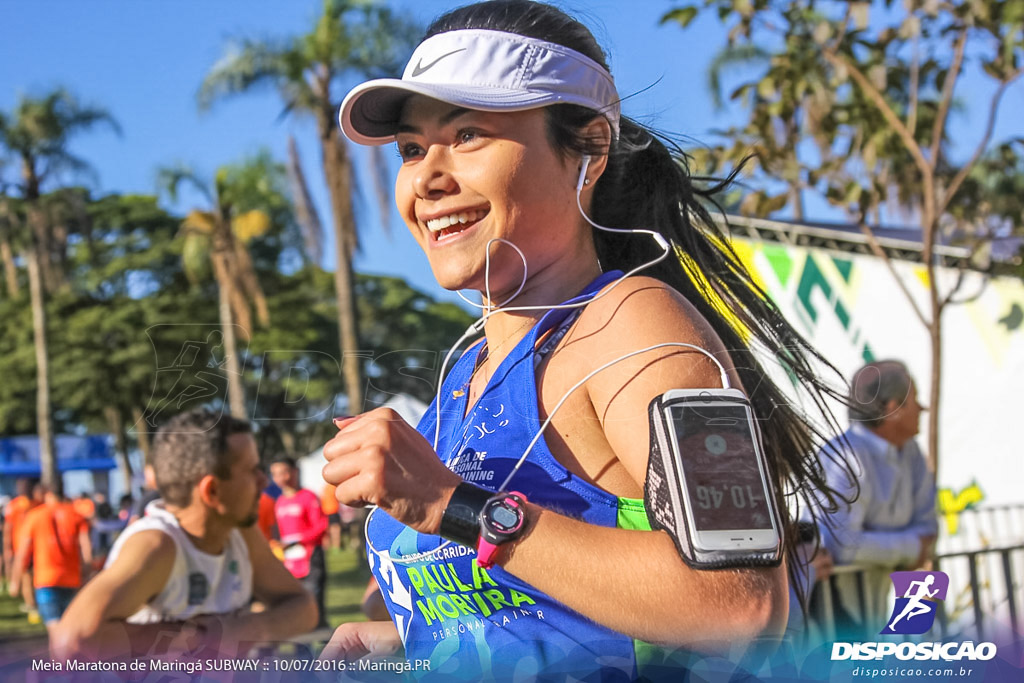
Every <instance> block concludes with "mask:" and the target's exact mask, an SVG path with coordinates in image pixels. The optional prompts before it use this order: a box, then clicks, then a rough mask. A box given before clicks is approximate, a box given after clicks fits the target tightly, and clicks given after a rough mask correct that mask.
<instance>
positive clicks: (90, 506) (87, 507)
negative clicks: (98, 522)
mask: <svg viewBox="0 0 1024 683" xmlns="http://www.w3.org/2000/svg"><path fill="white" fill-rule="evenodd" d="M71 505H72V506H73V507H74V508H75V512H77V513H78V514H80V515H82V517H84V518H85V519H86V521H90V522H91V521H92V518H93V517H94V516H95V515H96V503H94V502H92V498H90V497H89V494H88V493H86V492H85V491H82V493H81V494H79V496H78V498H75V499H74V500H73V501H71Z"/></svg>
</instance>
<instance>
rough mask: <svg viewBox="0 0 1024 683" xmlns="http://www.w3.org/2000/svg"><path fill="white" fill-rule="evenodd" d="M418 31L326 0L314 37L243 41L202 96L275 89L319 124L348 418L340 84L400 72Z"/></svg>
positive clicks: (350, 230) (345, 2) (350, 347)
mask: <svg viewBox="0 0 1024 683" xmlns="http://www.w3.org/2000/svg"><path fill="white" fill-rule="evenodd" d="M416 33H417V31H416V30H415V29H414V27H413V25H412V24H411V23H410V22H408V21H406V20H404V19H403V18H401V17H398V16H395V15H394V14H393V13H392V12H391V11H390V10H389V9H388V8H386V7H380V6H377V5H374V4H372V3H368V2H365V1H359V0H325V2H324V8H323V12H322V13H321V14H320V16H319V17H318V19H317V22H316V24H315V26H314V27H313V30H312V31H310V32H309V33H307V34H305V35H302V36H298V37H295V38H292V39H290V40H287V41H284V42H278V43H270V42H256V41H248V40H247V41H243V43H242V44H241V45H240V46H238V47H237V48H234V49H232V50H230V51H229V52H228V54H227V55H226V56H225V57H224V59H222V60H221V61H220V62H218V63H217V64H216V65H215V66H214V67H213V69H212V70H211V71H210V73H208V74H207V76H206V78H205V79H204V80H203V83H202V86H201V87H200V90H199V104H200V107H202V108H206V107H209V106H210V105H211V104H212V103H213V102H214V101H215V100H217V99H218V98H222V97H224V96H226V95H233V94H237V93H242V92H246V91H248V90H251V89H253V88H255V87H257V86H267V85H269V86H272V87H274V88H275V89H276V90H277V91H278V93H279V94H280V95H281V98H282V99H283V100H284V101H285V113H297V114H302V115H307V116H312V117H313V118H314V119H315V121H316V127H317V132H318V135H319V141H320V150H321V155H322V165H323V172H324V178H325V179H326V181H327V189H328V192H329V195H330V200H331V212H332V214H333V229H334V245H335V252H336V253H337V268H336V269H335V275H334V284H335V290H336V295H337V298H338V327H339V331H340V338H341V357H342V372H343V374H344V379H345V391H346V393H347V395H348V401H349V411H350V412H357V411H358V410H360V409H361V408H362V403H363V387H362V380H361V369H360V358H359V355H358V352H359V342H358V331H357V329H356V312H355V296H354V290H353V275H352V255H353V253H354V251H355V250H356V248H357V246H358V239H357V234H356V222H355V212H354V210H353V202H352V196H353V189H354V188H353V174H352V168H351V160H350V157H349V154H348V150H347V149H346V146H345V142H344V140H343V139H342V137H341V135H340V132H339V130H338V122H337V112H338V107H339V104H340V97H339V92H340V90H339V89H338V88H337V81H338V80H339V79H340V78H342V77H344V76H346V75H349V74H360V75H363V76H369V77H376V76H384V75H390V74H393V73H395V72H396V71H397V70H398V60H399V59H400V58H401V56H404V55H405V54H407V53H408V52H409V51H410V50H411V45H412V42H413V40H414V36H415V34H416Z"/></svg>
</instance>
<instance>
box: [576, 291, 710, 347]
mask: <svg viewBox="0 0 1024 683" xmlns="http://www.w3.org/2000/svg"><path fill="white" fill-rule="evenodd" d="M603 292H604V294H603V295H602V296H599V297H598V298H597V299H595V300H594V301H593V303H591V304H590V305H588V306H587V307H586V308H585V309H584V310H583V313H582V314H581V315H580V319H579V322H578V324H577V330H576V334H575V335H574V336H575V337H576V338H577V339H580V340H583V339H589V340H590V343H596V344H600V345H602V346H603V347H604V348H608V347H613V348H618V347H622V348H625V347H633V348H638V347H641V346H647V345H652V344H658V343H664V342H686V343H692V344H698V345H702V344H705V343H713V344H715V345H720V342H718V341H717V339H718V338H717V335H716V334H715V332H714V330H713V329H712V327H711V325H710V324H709V323H708V321H707V320H705V318H704V316H702V315H701V314H700V312H699V311H698V310H697V308H696V307H695V306H694V305H693V304H692V303H690V302H689V301H688V300H687V299H686V297H684V296H683V295H682V294H680V293H679V292H678V291H676V289H675V288H673V287H672V286H670V285H668V284H666V283H664V282H662V281H661V280H656V279H654V278H652V277H645V276H633V277H629V278H626V279H625V280H622V281H619V282H618V283H612V284H610V285H608V286H607V287H605V289H604V290H603Z"/></svg>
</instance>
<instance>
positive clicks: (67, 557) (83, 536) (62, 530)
mask: <svg viewBox="0 0 1024 683" xmlns="http://www.w3.org/2000/svg"><path fill="white" fill-rule="evenodd" d="M29 557H31V558H32V563H33V570H34V572H33V577H32V582H33V584H34V585H35V597H36V603H37V604H38V605H39V614H40V616H41V617H42V618H43V623H45V624H46V628H47V630H48V631H49V630H50V629H52V628H53V627H55V626H56V625H57V622H58V620H60V616H61V615H62V614H63V613H64V610H65V609H67V606H68V605H69V604H71V598H73V597H74V595H75V592H76V591H77V590H78V588H79V587H80V586H81V585H82V562H83V561H84V562H85V564H86V566H88V565H89V564H90V563H91V562H92V543H91V542H90V541H89V523H88V522H87V521H86V520H85V518H84V517H82V516H81V515H80V514H78V513H77V512H75V508H74V506H73V505H72V504H71V503H70V502H68V500H67V499H66V498H64V497H62V496H58V495H57V494H56V493H54V492H53V491H46V494H45V502H44V503H43V504H42V505H39V506H37V507H35V508H33V509H32V510H31V511H29V513H28V514H26V515H25V519H24V521H23V522H22V527H21V532H20V534H19V539H18V550H17V553H16V554H15V556H14V568H13V578H14V579H15V580H16V581H20V580H21V574H22V572H23V571H24V570H25V568H26V566H27V565H28V560H29ZM14 585H17V584H16V583H15V584H14ZM11 592H12V594H13V593H14V590H13V588H12V589H11Z"/></svg>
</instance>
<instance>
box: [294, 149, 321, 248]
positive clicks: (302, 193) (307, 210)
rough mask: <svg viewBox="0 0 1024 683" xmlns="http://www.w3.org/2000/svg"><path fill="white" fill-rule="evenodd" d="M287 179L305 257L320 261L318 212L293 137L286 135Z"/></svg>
mask: <svg viewBox="0 0 1024 683" xmlns="http://www.w3.org/2000/svg"><path fill="white" fill-rule="evenodd" d="M288 180H289V182H290V183H291V189H292V202H293V203H294V204H295V218H296V220H297V221H298V224H299V228H300V229H301V230H302V241H303V244H304V245H305V251H306V257H307V258H308V259H309V260H311V261H313V262H314V263H320V262H321V257H322V255H323V242H324V228H323V224H322V223H321V222H320V214H318V213H317V210H316V206H315V205H314V204H313V197H312V196H311V195H310V193H309V185H307V183H306V176H305V174H304V173H303V172H302V161H301V160H300V159H299V150H298V148H297V147H296V145H295V138H293V137H292V136H290V135H289V136H288Z"/></svg>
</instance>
